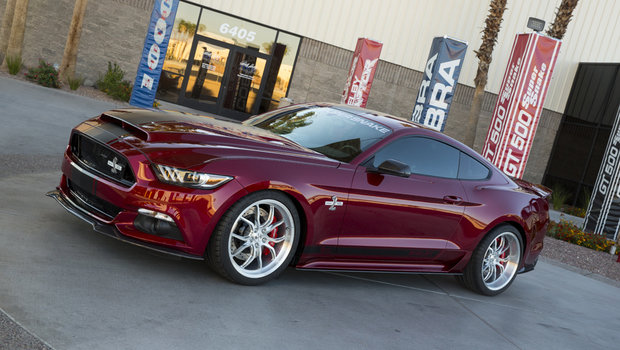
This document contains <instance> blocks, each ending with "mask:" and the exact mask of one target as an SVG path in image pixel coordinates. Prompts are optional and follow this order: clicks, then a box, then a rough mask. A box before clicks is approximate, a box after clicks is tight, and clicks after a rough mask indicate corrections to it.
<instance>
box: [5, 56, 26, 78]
mask: <svg viewBox="0 0 620 350" xmlns="http://www.w3.org/2000/svg"><path fill="white" fill-rule="evenodd" d="M6 66H7V68H9V74H11V75H15V74H17V73H19V71H20V70H22V67H24V61H22V57H21V56H6Z"/></svg>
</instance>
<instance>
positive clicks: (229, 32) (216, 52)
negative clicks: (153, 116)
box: [156, 1, 301, 120]
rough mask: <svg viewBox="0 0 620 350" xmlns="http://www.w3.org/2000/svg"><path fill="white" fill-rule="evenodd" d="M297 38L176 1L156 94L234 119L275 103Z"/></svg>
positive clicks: (283, 88)
mask: <svg viewBox="0 0 620 350" xmlns="http://www.w3.org/2000/svg"><path fill="white" fill-rule="evenodd" d="M300 41H301V38H300V37H298V36H295V35H291V34H286V33H283V32H281V31H279V30H277V29H273V28H270V27H267V26H264V25H261V24H258V23H253V22H250V21H248V20H244V19H241V18H236V17H233V16H230V15H227V14H223V13H220V12H217V11H214V10H211V9H208V8H205V7H202V6H199V5H194V4H192V3H188V2H185V1H181V2H180V3H179V7H178V10H177V14H176V18H175V22H174V26H173V28H172V34H171V36H170V41H169V44H168V49H167V52H166V59H165V61H164V65H163V70H162V74H161V76H160V80H159V85H158V89H157V95H156V96H157V98H159V99H161V100H164V101H169V102H173V103H179V104H182V105H185V106H189V107H192V108H196V109H199V110H204V111H208V112H213V113H217V114H221V115H225V116H228V117H232V118H237V119H239V120H242V119H245V118H247V116H248V115H251V114H255V113H257V112H258V113H260V112H265V111H268V110H272V109H275V108H277V107H278V104H279V102H280V99H281V98H282V97H285V96H286V92H287V91H288V88H289V84H290V80H291V78H292V74H293V66H294V65H295V58H296V56H297V51H298V48H299V44H300Z"/></svg>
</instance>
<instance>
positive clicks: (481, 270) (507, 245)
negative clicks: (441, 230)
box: [457, 225, 522, 295]
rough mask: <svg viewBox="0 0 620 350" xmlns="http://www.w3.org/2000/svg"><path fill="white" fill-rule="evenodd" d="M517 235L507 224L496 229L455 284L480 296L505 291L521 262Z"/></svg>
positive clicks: (519, 243)
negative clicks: (464, 286)
mask: <svg viewBox="0 0 620 350" xmlns="http://www.w3.org/2000/svg"><path fill="white" fill-rule="evenodd" d="M521 245H522V243H521V235H520V233H519V231H518V230H517V229H516V228H515V227H513V226H510V225H502V226H499V227H496V228H495V229H494V230H493V231H491V233H489V234H488V235H487V236H486V237H485V238H484V239H483V240H482V241H481V242H480V244H479V245H478V247H477V248H476V250H474V253H473V254H472V257H471V260H470V261H469V263H468V264H467V267H466V268H465V271H464V273H463V276H459V277H457V280H459V282H461V283H463V284H465V285H466V286H467V287H468V288H470V289H472V290H474V291H475V292H478V293H480V294H484V295H497V294H500V293H502V292H503V291H505V290H506V289H508V287H510V284H512V282H513V281H514V279H515V277H516V275H517V269H518V268H519V264H520V263H521V256H522V254H521Z"/></svg>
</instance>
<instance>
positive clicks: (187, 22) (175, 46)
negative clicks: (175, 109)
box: [157, 2, 200, 103]
mask: <svg viewBox="0 0 620 350" xmlns="http://www.w3.org/2000/svg"><path fill="white" fill-rule="evenodd" d="M199 14H200V7H198V6H196V5H191V4H188V3H184V2H180V3H179V7H178V9H177V14H176V17H175V20H174V26H173V27H172V33H171V34H170V41H169V43H168V50H167V51H166V60H165V61H164V65H163V68H162V69H163V71H162V73H161V76H160V78H159V85H158V87H157V98H159V99H162V100H164V101H169V102H175V103H176V102H177V100H178V98H179V92H180V91H181V86H182V85H183V79H184V78H185V77H184V76H185V67H186V66H187V60H188V59H189V53H190V51H191V48H192V42H193V41H194V34H196V30H197V22H198V15H199Z"/></svg>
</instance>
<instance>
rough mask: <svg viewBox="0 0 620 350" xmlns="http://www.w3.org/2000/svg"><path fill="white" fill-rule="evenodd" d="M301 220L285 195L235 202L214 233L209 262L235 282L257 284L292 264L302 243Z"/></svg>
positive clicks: (257, 195) (263, 194)
mask: <svg viewBox="0 0 620 350" xmlns="http://www.w3.org/2000/svg"><path fill="white" fill-rule="evenodd" d="M299 226H300V224H299V217H298V214H297V210H296V209H295V205H294V204H293V203H292V201H291V200H290V199H289V198H288V197H287V196H286V195H284V194H282V193H278V192H257V193H254V194H251V195H249V196H247V197H244V198H242V199H241V200H240V201H239V202H237V203H235V204H234V205H233V206H232V207H231V208H230V209H229V210H228V211H227V212H226V213H225V214H224V216H223V217H222V219H221V221H220V223H219V224H218V226H217V228H216V230H215V231H214V232H213V236H212V237H211V242H210V243H209V247H208V252H207V261H208V262H209V263H210V265H211V267H212V268H213V269H214V270H215V271H216V272H218V273H219V274H220V275H222V276H224V277H226V278H228V279H230V280H231V281H233V282H236V283H240V284H246V285H256V284H260V283H264V282H267V281H269V280H271V279H273V278H275V277H277V276H278V275H279V274H280V273H282V271H283V270H284V269H285V268H286V267H287V266H288V265H289V264H290V262H291V260H292V258H293V255H294V254H295V250H296V248H297V243H298V241H299V229H300V227H299Z"/></svg>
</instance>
